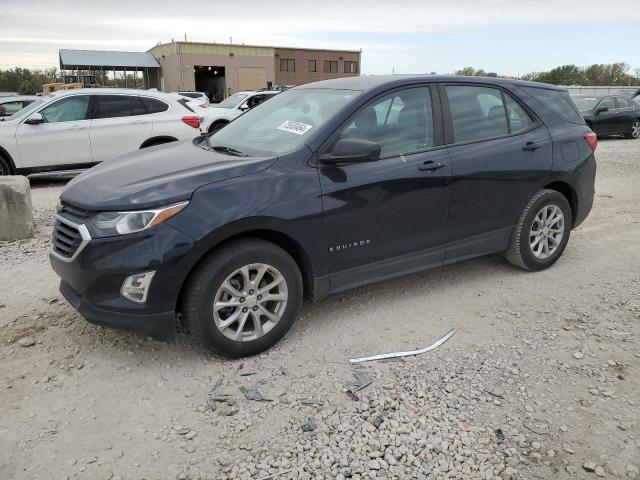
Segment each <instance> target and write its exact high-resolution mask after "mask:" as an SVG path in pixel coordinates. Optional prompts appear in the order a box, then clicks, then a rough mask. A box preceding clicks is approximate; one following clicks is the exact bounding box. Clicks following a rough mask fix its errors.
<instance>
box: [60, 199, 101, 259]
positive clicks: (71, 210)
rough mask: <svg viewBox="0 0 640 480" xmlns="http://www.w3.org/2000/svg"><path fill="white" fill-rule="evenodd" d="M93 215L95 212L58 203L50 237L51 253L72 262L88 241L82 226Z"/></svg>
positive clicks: (84, 228) (87, 235)
mask: <svg viewBox="0 0 640 480" xmlns="http://www.w3.org/2000/svg"><path fill="white" fill-rule="evenodd" d="M93 215H95V212H91V211H89V210H84V209H82V208H78V207H76V206H74V205H70V204H68V203H66V202H60V207H59V208H58V213H57V214H56V216H55V219H56V221H55V223H54V225H53V235H52V236H51V251H52V253H53V254H55V255H57V256H58V257H59V258H61V259H68V260H69V261H71V260H73V259H74V258H75V256H76V255H77V254H78V253H80V249H81V248H82V247H83V246H84V245H86V243H87V241H88V240H89V233H88V232H87V229H86V227H85V226H84V225H83V224H84V223H85V222H86V221H87V220H88V219H89V218H91V217H92V216H93ZM83 232H84V234H83Z"/></svg>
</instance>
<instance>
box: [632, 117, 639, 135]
mask: <svg viewBox="0 0 640 480" xmlns="http://www.w3.org/2000/svg"><path fill="white" fill-rule="evenodd" d="M631 136H632V137H633V138H640V120H636V121H635V122H633V123H632V124H631Z"/></svg>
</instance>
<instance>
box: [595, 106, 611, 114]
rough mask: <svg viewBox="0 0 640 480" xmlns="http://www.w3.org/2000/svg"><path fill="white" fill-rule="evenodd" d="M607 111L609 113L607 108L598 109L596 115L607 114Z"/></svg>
mask: <svg viewBox="0 0 640 480" xmlns="http://www.w3.org/2000/svg"><path fill="white" fill-rule="evenodd" d="M608 111H609V107H600V108H599V109H598V110H596V115H598V114H600V113H604V112H608Z"/></svg>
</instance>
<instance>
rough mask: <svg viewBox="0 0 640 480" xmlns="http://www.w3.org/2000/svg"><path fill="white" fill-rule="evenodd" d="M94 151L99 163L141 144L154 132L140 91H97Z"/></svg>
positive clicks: (94, 111)
mask: <svg viewBox="0 0 640 480" xmlns="http://www.w3.org/2000/svg"><path fill="white" fill-rule="evenodd" d="M94 99H95V100H94V108H93V120H92V122H91V152H92V153H93V161H94V162H95V163H100V162H104V161H105V160H111V159H113V158H116V157H119V156H121V155H124V154H126V153H129V152H133V151H135V150H138V149H139V148H140V145H142V142H144V141H145V140H147V139H148V138H149V137H150V136H151V131H152V128H153V126H152V123H151V117H150V116H149V115H147V112H146V110H145V109H144V106H143V105H142V101H141V100H140V97H138V96H137V95H95V97H94Z"/></svg>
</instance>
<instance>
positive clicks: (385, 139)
mask: <svg viewBox="0 0 640 480" xmlns="http://www.w3.org/2000/svg"><path fill="white" fill-rule="evenodd" d="M340 138H362V139H366V140H370V141H372V142H377V143H379V144H380V146H381V156H382V157H390V156H398V155H401V154H405V153H411V152H415V151H419V150H423V149H425V148H428V147H432V146H433V112H432V107H431V92H430V90H429V88H426V87H420V88H411V89H407V90H401V91H399V92H394V93H391V94H389V95H385V96H384V97H382V98H379V99H377V100H374V101H373V103H371V104H369V105H367V106H366V107H364V109H363V110H361V111H360V112H359V113H358V114H357V115H356V116H355V118H354V119H353V121H352V122H350V123H349V124H348V125H347V126H346V127H344V128H343V130H342V131H341V132H340Z"/></svg>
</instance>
